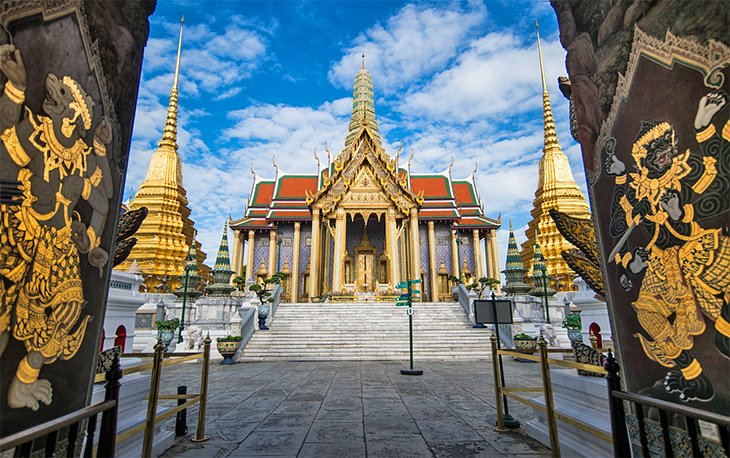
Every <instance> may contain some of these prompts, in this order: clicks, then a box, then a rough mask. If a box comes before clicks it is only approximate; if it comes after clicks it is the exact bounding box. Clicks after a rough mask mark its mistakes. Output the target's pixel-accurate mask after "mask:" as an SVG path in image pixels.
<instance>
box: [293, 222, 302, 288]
mask: <svg viewBox="0 0 730 458" xmlns="http://www.w3.org/2000/svg"><path fill="white" fill-rule="evenodd" d="M301 228H302V223H300V222H299V221H297V222H295V223H294V241H293V242H292V243H293V245H292V249H293V251H294V253H293V254H292V268H291V301H292V302H299V242H300V240H301Z"/></svg>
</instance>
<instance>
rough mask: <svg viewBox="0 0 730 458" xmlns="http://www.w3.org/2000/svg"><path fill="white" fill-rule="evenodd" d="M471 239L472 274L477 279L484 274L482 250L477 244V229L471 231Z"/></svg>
mask: <svg viewBox="0 0 730 458" xmlns="http://www.w3.org/2000/svg"><path fill="white" fill-rule="evenodd" d="M471 235H472V239H473V241H474V275H476V276H477V280H479V279H480V278H482V277H483V276H484V273H483V272H482V250H481V247H480V246H479V229H474V230H472V231H471Z"/></svg>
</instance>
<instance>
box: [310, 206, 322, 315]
mask: <svg viewBox="0 0 730 458" xmlns="http://www.w3.org/2000/svg"><path fill="white" fill-rule="evenodd" d="M319 235H320V234H319V208H313V209H312V242H311V243H310V246H309V250H310V251H309V300H310V302H311V300H312V297H313V296H319V265H320V262H319Z"/></svg>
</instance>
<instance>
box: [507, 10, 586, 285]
mask: <svg viewBox="0 0 730 458" xmlns="http://www.w3.org/2000/svg"><path fill="white" fill-rule="evenodd" d="M535 28H536V29H537V22H535ZM537 49H538V55H539V59H540V73H541V75H542V109H543V122H544V132H545V140H544V145H543V148H542V152H543V155H542V159H541V160H540V175H539V179H538V182H537V191H535V200H534V201H533V209H532V212H531V214H532V220H531V221H530V223H529V224H528V227H527V231H526V232H525V236H526V237H527V240H526V241H525V243H523V244H522V251H521V252H520V257H521V258H522V263H523V264H524V265H525V267H526V268H527V269H528V275H532V270H533V269H532V267H533V266H532V263H533V259H534V257H535V245H538V244H539V246H540V247H541V249H542V255H543V257H544V258H545V265H546V267H547V271H548V272H550V275H551V277H552V278H553V287H554V288H556V289H557V290H559V291H566V290H571V289H573V277H574V276H575V273H574V272H573V271H572V270H571V269H570V267H568V265H567V264H566V263H565V261H564V260H563V257H562V256H561V254H560V252H561V251H564V250H570V249H571V248H574V246H573V245H572V244H571V243H570V242H568V241H567V240H565V238H563V236H562V235H561V234H560V232H559V231H558V228H557V227H556V226H555V223H554V222H553V219H552V218H551V217H550V213H549V210H550V209H551V208H555V209H557V210H559V211H561V212H564V213H567V214H569V215H571V216H574V217H576V218H590V217H591V213H590V211H589V208H588V203H587V202H586V199H585V196H583V193H582V192H581V191H580V188H579V187H578V184H576V182H575V179H573V173H572V172H571V170H570V164H569V163H568V158H567V156H566V155H565V153H563V150H562V149H561V148H560V144H559V143H558V134H557V132H556V129H555V121H554V119H553V109H552V106H551V105H550V95H549V94H548V90H547V84H546V83H545V70H544V68H543V63H542V47H541V46H540V31H539V29H538V30H537Z"/></svg>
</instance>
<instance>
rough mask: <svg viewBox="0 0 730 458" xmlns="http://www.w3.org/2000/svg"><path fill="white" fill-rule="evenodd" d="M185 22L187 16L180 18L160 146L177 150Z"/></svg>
mask: <svg viewBox="0 0 730 458" xmlns="http://www.w3.org/2000/svg"><path fill="white" fill-rule="evenodd" d="M184 24H185V16H183V17H182V19H181V20H180V38H179V39H178V42H177V60H176V61H175V79H174V80H173V83H172V89H171V90H170V102H169V104H168V105H167V118H166V119H165V129H164V131H163V132H162V140H160V144H159V146H160V147H162V146H169V147H171V148H174V149H175V152H177V82H178V80H179V78H180V54H181V53H182V33H183V25H184Z"/></svg>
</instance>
